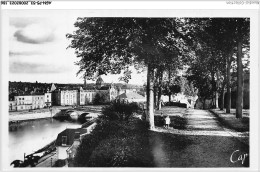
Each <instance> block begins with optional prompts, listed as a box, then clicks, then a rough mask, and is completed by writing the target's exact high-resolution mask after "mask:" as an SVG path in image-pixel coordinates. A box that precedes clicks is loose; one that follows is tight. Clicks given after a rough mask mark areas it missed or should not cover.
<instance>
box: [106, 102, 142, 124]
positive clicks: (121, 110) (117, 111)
mask: <svg viewBox="0 0 260 172" xmlns="http://www.w3.org/2000/svg"><path fill="white" fill-rule="evenodd" d="M138 110H140V106H139V105H138V104H137V103H135V102H132V103H126V102H120V101H114V102H112V103H111V104H110V105H108V106H105V107H103V108H102V114H103V117H104V118H107V119H109V120H123V121H128V120H129V118H130V117H131V116H132V115H133V114H134V113H135V112H137V111H138Z"/></svg>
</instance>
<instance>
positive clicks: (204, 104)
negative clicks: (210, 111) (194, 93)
mask: <svg viewBox="0 0 260 172" xmlns="http://www.w3.org/2000/svg"><path fill="white" fill-rule="evenodd" d="M203 109H206V99H203Z"/></svg>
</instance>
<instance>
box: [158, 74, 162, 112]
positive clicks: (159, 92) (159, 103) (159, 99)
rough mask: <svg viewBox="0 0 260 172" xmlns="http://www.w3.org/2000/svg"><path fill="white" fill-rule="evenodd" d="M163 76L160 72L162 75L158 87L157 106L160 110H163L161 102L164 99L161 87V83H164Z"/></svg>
mask: <svg viewBox="0 0 260 172" xmlns="http://www.w3.org/2000/svg"><path fill="white" fill-rule="evenodd" d="M162 75H163V73H162V71H160V75H159V87H158V97H157V99H158V100H157V102H158V104H157V109H158V110H161V108H162V100H161V98H162V85H161V83H162V77H163V76H162Z"/></svg>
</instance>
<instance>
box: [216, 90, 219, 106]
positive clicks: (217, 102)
mask: <svg viewBox="0 0 260 172" xmlns="http://www.w3.org/2000/svg"><path fill="white" fill-rule="evenodd" d="M218 108H219V107H218V92H216V109H218Z"/></svg>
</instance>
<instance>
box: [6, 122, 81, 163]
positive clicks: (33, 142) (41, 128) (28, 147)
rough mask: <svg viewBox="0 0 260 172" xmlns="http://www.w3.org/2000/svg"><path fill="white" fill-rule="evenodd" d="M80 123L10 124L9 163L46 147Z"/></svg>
mask: <svg viewBox="0 0 260 172" xmlns="http://www.w3.org/2000/svg"><path fill="white" fill-rule="evenodd" d="M80 126H81V125H80V123H75V122H74V123H73V122H68V121H58V120H55V119H38V120H33V121H23V122H19V123H13V124H9V162H12V161H13V160H16V159H20V160H23V157H24V153H26V155H28V154H30V153H33V152H34V151H37V150H38V149H40V148H42V147H44V146H45V145H47V144H48V143H50V142H51V141H53V140H54V139H56V137H57V135H58V134H59V133H60V132H61V131H63V130H64V129H66V128H77V127H80Z"/></svg>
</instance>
